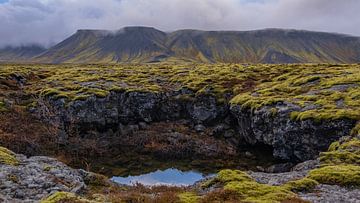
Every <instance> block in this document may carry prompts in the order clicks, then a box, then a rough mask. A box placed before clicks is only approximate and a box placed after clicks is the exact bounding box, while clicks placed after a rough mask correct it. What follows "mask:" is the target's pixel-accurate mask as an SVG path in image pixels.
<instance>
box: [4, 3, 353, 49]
mask: <svg viewBox="0 0 360 203" xmlns="http://www.w3.org/2000/svg"><path fill="white" fill-rule="evenodd" d="M358 8H360V1H358V0H343V1H339V0H101V1H100V0H10V1H8V2H6V3H2V4H0V19H1V20H0V26H1V29H0V46H4V45H22V44H31V43H38V44H42V45H45V46H50V45H52V44H54V43H57V42H59V41H61V40H63V39H64V38H66V37H68V36H69V35H71V34H72V33H74V32H75V31H76V30H77V29H110V30H116V29H119V28H121V27H124V26H128V25H144V26H152V27H156V28H158V29H162V30H165V31H171V30H176V29H183V28H192V29H203V30H252V29H262V28H270V27H271V28H273V27H276V28H293V29H307V30H318V31H328V32H338V33H347V34H353V35H359V36H360V27H359V26H357V25H359V24H360V12H358Z"/></svg>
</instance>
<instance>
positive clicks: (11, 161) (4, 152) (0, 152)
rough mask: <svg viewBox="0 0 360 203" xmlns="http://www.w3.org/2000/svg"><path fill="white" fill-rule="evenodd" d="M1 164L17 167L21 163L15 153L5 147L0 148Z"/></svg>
mask: <svg viewBox="0 0 360 203" xmlns="http://www.w3.org/2000/svg"><path fill="white" fill-rule="evenodd" d="M0 164H7V165H13V166H15V165H18V164H19V161H18V160H17V159H16V156H15V153H14V152H12V151H10V150H8V149H6V148H4V147H0Z"/></svg>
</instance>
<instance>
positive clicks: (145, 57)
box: [0, 26, 360, 63]
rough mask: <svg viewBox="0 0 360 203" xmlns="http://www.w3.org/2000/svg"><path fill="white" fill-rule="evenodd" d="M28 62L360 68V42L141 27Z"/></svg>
mask: <svg viewBox="0 0 360 203" xmlns="http://www.w3.org/2000/svg"><path fill="white" fill-rule="evenodd" d="M0 58H1V55H0ZM28 60H29V61H31V62H40V63H149V62H162V61H191V62H205V63H215V62H225V63H358V62H360V37H356V36H351V35H346V34H338V33H327V32H315V31H307V30H294V29H278V28H267V29H262V30H250V31H203V30H193V29H182V30H177V31H173V32H163V31H161V30H158V29H156V28H153V27H139V26H132V27H124V28H122V29H119V30H115V31H109V30H90V29H80V30H78V31H77V32H76V33H75V34H73V35H71V36H70V37H68V38H66V39H65V40H64V41H62V42H60V43H58V44H57V45H55V46H53V47H51V48H49V49H48V50H46V51H44V52H42V53H41V54H40V55H36V56H31V57H29V59H28Z"/></svg>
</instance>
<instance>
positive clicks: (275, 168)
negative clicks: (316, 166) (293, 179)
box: [265, 163, 294, 173]
mask: <svg viewBox="0 0 360 203" xmlns="http://www.w3.org/2000/svg"><path fill="white" fill-rule="evenodd" d="M293 166H294V164H293V163H282V164H274V165H272V166H270V167H268V168H267V169H266V170H265V171H266V172H268V173H283V172H287V171H290V169H291V168H292V167H293Z"/></svg>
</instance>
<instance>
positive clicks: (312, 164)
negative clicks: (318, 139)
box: [291, 159, 320, 171]
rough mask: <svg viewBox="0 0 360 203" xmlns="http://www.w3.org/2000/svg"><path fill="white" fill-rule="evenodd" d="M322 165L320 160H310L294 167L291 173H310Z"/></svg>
mask: <svg viewBox="0 0 360 203" xmlns="http://www.w3.org/2000/svg"><path fill="white" fill-rule="evenodd" d="M319 165H320V161H319V160H318V159H315V160H309V161H305V162H302V163H299V164H297V165H296V166H294V167H293V168H292V169H291V171H310V170H312V169H315V168H317V167H318V166H319Z"/></svg>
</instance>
